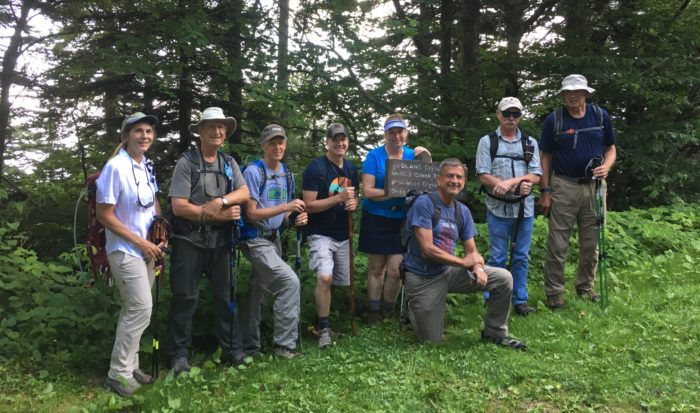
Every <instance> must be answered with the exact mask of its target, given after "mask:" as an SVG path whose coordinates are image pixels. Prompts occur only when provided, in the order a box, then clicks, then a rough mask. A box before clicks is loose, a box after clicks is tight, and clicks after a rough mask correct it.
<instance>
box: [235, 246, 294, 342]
mask: <svg viewBox="0 0 700 413" xmlns="http://www.w3.org/2000/svg"><path fill="white" fill-rule="evenodd" d="M241 250H242V251H243V255H245V257H246V258H247V259H248V261H250V263H251V264H252V267H253V271H252V274H251V275H250V285H249V287H248V295H247V300H246V301H247V302H246V303H245V305H242V306H241V319H240V320H241V321H240V322H241V328H242V329H243V349H244V351H245V352H246V353H249V354H250V353H253V352H256V351H259V350H260V320H262V312H263V309H264V308H265V306H266V305H267V302H268V299H269V298H270V296H272V299H273V300H274V302H273V306H272V309H273V314H274V320H275V331H274V337H273V340H274V343H275V344H277V345H279V346H284V347H287V348H290V349H294V348H296V341H297V338H298V337H299V331H298V328H297V327H298V323H299V308H300V307H299V306H300V300H301V297H300V285H299V278H298V277H297V275H296V274H295V273H294V270H292V268H291V267H290V266H289V264H287V263H286V262H285V261H284V260H282V257H281V255H282V247H281V244H280V240H279V238H277V240H275V241H274V242H272V241H268V240H267V239H264V238H260V237H258V238H253V239H249V240H245V241H243V242H241Z"/></svg>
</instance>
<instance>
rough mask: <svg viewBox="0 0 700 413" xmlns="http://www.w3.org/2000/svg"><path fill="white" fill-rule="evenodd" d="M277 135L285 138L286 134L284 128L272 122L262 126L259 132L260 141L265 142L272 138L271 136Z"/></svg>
mask: <svg viewBox="0 0 700 413" xmlns="http://www.w3.org/2000/svg"><path fill="white" fill-rule="evenodd" d="M278 136H281V137H283V138H284V139H287V134H286V133H285V132H284V128H283V127H281V126H280V125H276V124H274V123H272V124H270V125H267V126H265V128H263V130H262V133H261V134H260V143H265V142H267V141H269V140H272V138H276V137H278Z"/></svg>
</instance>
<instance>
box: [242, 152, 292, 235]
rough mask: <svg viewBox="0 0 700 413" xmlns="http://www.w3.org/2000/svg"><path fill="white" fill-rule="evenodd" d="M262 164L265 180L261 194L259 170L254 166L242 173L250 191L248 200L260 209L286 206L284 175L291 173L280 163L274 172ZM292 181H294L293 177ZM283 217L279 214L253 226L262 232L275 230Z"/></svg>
mask: <svg viewBox="0 0 700 413" xmlns="http://www.w3.org/2000/svg"><path fill="white" fill-rule="evenodd" d="M263 164H264V166H265V173H266V174H267V179H266V181H265V187H264V188H263V190H262V193H261V192H260V184H261V183H262V179H263V177H262V174H261V173H260V172H261V170H260V168H258V167H257V166H255V165H249V166H248V167H247V168H245V170H244V171H243V178H245V182H246V185H248V190H249V191H250V199H251V200H254V201H256V202H257V204H258V208H260V209H264V208H272V207H275V206H277V205H282V204H286V203H287V202H288V201H287V200H288V199H289V198H288V191H289V188H287V175H286V174H288V173H292V172H291V171H289V170H287V168H284V167H283V166H282V164H281V163H280V165H279V169H277V170H276V171H273V170H271V169H270V168H268V167H267V165H265V163H264V162H263ZM285 171H286V172H285ZM292 179H294V177H293V176H292ZM284 215H285V214H284V213H280V214H277V215H275V216H272V217H270V218H266V219H263V220H260V221H258V222H256V223H255V225H254V226H255V227H256V228H258V229H262V230H268V231H269V230H276V229H278V228H280V227H281V226H282V222H284Z"/></svg>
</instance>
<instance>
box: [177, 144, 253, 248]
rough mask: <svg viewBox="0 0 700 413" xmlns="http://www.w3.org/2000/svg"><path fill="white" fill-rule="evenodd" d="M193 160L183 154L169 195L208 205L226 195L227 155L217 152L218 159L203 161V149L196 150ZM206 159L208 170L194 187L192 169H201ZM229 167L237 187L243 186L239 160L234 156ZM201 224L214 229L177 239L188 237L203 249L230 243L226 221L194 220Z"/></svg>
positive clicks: (234, 185)
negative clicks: (227, 236) (228, 241)
mask: <svg viewBox="0 0 700 413" xmlns="http://www.w3.org/2000/svg"><path fill="white" fill-rule="evenodd" d="M192 154H193V157H192V158H193V161H194V162H195V163H192V161H190V159H188V157H187V156H184V155H183V156H181V157H180V159H179V160H178V161H177V165H176V166H175V171H173V179H172V182H171V183H170V192H168V197H169V198H171V197H175V198H186V199H188V200H189V201H190V203H192V204H194V205H204V204H205V203H207V202H209V201H210V200H212V199H214V198H219V197H222V196H224V195H226V193H227V191H226V189H227V185H228V179H227V178H226V169H227V168H226V165H225V158H224V156H223V155H222V154H218V155H217V159H216V160H215V161H214V162H211V163H210V162H206V161H204V160H203V158H202V155H201V152H200V151H199V149H197V150H195V151H193V153H192ZM202 162H203V166H204V171H203V172H198V173H195V177H196V176H197V175H198V176H199V178H198V179H197V178H196V184H195V186H194V188H192V168H197V169H201V163H202ZM229 168H230V170H231V172H232V174H233V190H234V191H235V190H236V189H238V188H241V187H243V186H244V185H245V184H246V182H245V179H243V175H242V174H241V169H240V168H239V167H238V163H236V161H235V159H233V158H231V163H230V164H229ZM193 223H194V224H197V225H207V224H208V225H211V230H210V231H192V232H191V233H189V234H186V235H184V234H176V235H175V237H176V238H181V239H186V240H188V241H190V242H192V243H193V244H195V245H196V246H198V247H201V248H214V247H220V246H223V245H225V244H226V241H227V239H226V233H225V231H224V230H225V229H226V222H223V221H213V222H201V221H193Z"/></svg>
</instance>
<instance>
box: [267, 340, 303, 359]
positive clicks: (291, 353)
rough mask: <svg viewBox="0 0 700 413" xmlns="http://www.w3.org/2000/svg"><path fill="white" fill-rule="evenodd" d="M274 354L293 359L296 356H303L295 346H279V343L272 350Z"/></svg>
mask: <svg viewBox="0 0 700 413" xmlns="http://www.w3.org/2000/svg"><path fill="white" fill-rule="evenodd" d="M272 355H273V356H275V357H282V358H285V359H293V358H295V357H299V356H301V353H300V352H298V351H296V350H295V349H293V348H288V347H285V346H278V345H277V344H275V348H274V349H273V350H272Z"/></svg>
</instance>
